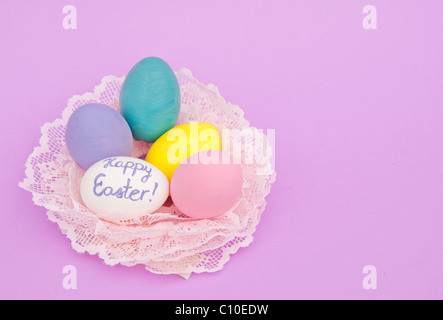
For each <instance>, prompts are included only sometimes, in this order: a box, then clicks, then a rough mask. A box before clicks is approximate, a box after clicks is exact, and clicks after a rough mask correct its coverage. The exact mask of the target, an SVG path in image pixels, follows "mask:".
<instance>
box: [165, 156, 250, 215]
mask: <svg viewBox="0 0 443 320" xmlns="http://www.w3.org/2000/svg"><path fill="white" fill-rule="evenodd" d="M242 185H243V174H242V168H241V166H240V164H236V163H235V162H234V159H233V158H232V157H231V156H230V155H229V154H227V153H224V152H222V151H218V150H208V151H201V152H199V153H196V154H194V155H192V156H191V157H189V158H188V159H186V160H185V161H183V162H182V163H181V164H180V165H179V166H178V167H177V169H176V170H175V172H174V175H173V176H172V180H171V185H170V192H171V198H172V201H173V203H174V205H175V206H176V207H177V208H178V209H179V210H180V211H181V212H183V213H184V214H185V215H187V216H189V217H191V218H196V219H207V218H213V217H217V216H219V215H221V214H223V213H225V212H226V211H228V210H230V209H232V208H233V207H234V206H235V205H236V203H237V202H238V200H239V199H240V197H241V195H242Z"/></svg>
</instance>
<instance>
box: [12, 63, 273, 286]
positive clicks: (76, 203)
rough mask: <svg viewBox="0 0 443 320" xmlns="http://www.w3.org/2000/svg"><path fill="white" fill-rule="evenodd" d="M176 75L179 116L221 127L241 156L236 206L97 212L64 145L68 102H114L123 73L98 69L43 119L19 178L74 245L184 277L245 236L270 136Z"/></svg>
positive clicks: (211, 266)
mask: <svg viewBox="0 0 443 320" xmlns="http://www.w3.org/2000/svg"><path fill="white" fill-rule="evenodd" d="M176 76H177V79H178V82H179V84H180V91H181V110H180V116H179V120H178V124H183V123H188V122H191V121H202V122H208V123H211V124H212V125H214V126H215V127H216V128H217V129H219V131H220V132H221V134H222V150H223V151H225V152H229V153H231V154H232V155H234V156H236V157H237V158H240V159H242V163H241V164H242V169H243V176H244V182H243V195H242V198H241V199H240V201H239V202H238V203H237V205H236V206H235V207H234V209H232V210H230V211H229V212H226V213H225V214H223V215H221V216H219V217H217V218H214V219H203V220H195V219H191V218H188V217H186V216H184V215H183V214H181V213H180V212H179V211H178V210H176V208H175V207H174V205H173V204H172V203H171V202H170V201H169V202H167V203H165V205H164V206H163V207H161V208H160V209H159V210H158V211H157V212H155V213H154V214H149V215H146V216H143V217H141V218H137V219H134V218H132V217H120V218H116V219H114V220H103V219H100V218H98V217H97V216H96V215H95V214H94V213H92V212H90V211H89V210H88V209H87V208H86V207H85V206H84V204H83V202H82V200H81V197H80V192H79V189H80V188H79V185H80V181H81V178H82V176H83V174H84V171H83V170H82V169H80V168H79V167H78V166H77V165H76V164H75V163H74V162H73V160H72V158H71V157H70V155H69V153H68V150H67V147H66V142H65V129H66V124H67V122H68V119H69V117H70V116H71V114H72V113H73V112H74V110H76V109H77V108H78V107H80V106H82V105H84V104H86V103H92V102H96V103H103V104H107V105H109V106H110V107H112V108H115V109H116V110H118V108H119V105H118V101H119V94H120V88H121V85H122V83H123V80H124V77H120V78H119V77H115V76H106V77H104V78H103V79H102V82H101V84H100V85H98V86H97V87H96V88H95V89H94V92H93V93H85V94H83V95H75V96H73V97H72V98H71V99H69V101H68V106H67V107H66V109H65V110H64V111H63V114H62V118H61V119H57V120H55V121H54V122H52V123H46V124H44V125H43V126H42V128H41V132H42V136H41V138H40V141H39V142H40V143H39V146H38V147H36V148H34V151H33V153H32V154H31V155H30V156H29V158H28V160H27V162H26V172H25V174H26V178H25V179H24V181H23V182H20V183H19V185H20V187H22V188H24V189H25V190H28V191H30V192H31V193H32V196H33V201H34V203H35V204H36V205H39V206H43V207H45V208H46V209H47V210H48V211H47V214H48V217H49V219H50V220H51V221H53V222H56V223H57V224H58V225H59V227H60V230H61V232H62V233H63V234H64V235H66V236H67V237H68V238H69V239H70V240H71V242H72V247H73V248H74V249H75V250H76V251H78V252H80V253H84V252H88V253H90V254H97V255H98V256H99V257H100V258H101V259H103V260H104V262H105V263H106V264H108V265H116V264H122V265H125V266H133V265H136V264H143V265H144V266H145V267H146V269H147V270H149V271H151V272H153V273H160V274H179V275H182V276H183V277H185V278H188V277H189V276H190V274H191V273H193V272H194V273H201V272H214V271H218V270H221V269H222V268H223V265H224V264H225V263H226V262H227V261H228V260H229V257H230V255H231V254H233V253H235V252H237V250H238V249H239V248H240V247H245V246H248V245H249V244H250V243H251V241H252V239H253V237H252V235H253V233H254V231H255V228H256V226H257V224H258V223H259V220H260V215H261V213H262V212H263V210H264V208H265V205H266V201H265V197H266V195H268V193H269V192H270V189H271V184H272V183H273V182H274V181H275V171H274V170H273V168H272V166H271V152H270V151H271V146H270V143H269V140H268V138H267V137H266V136H265V135H264V134H263V133H262V132H261V131H260V130H257V129H256V128H253V127H249V123H248V122H247V121H246V120H245V119H244V117H243V111H242V110H241V109H240V108H239V107H238V106H235V105H232V104H231V103H227V102H226V101H225V100H224V99H223V98H222V97H221V96H220V94H219V92H218V89H217V88H216V87H215V86H214V85H207V86H205V85H203V84H201V83H199V82H198V80H197V79H195V78H194V77H193V76H192V73H191V72H190V71H189V70H187V69H181V70H180V71H179V72H176ZM227 129H229V130H227ZM226 139H227V140H226ZM223 141H229V143H223ZM149 146H150V145H149V144H146V143H144V142H136V143H135V144H134V149H133V154H132V156H134V157H143V156H144V155H146V153H147V151H148V150H149ZM245 159H246V160H245ZM251 159H253V161H251Z"/></svg>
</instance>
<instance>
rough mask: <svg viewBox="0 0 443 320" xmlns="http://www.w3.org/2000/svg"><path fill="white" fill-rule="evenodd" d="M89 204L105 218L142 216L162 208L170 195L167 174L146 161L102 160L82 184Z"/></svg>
mask: <svg viewBox="0 0 443 320" xmlns="http://www.w3.org/2000/svg"><path fill="white" fill-rule="evenodd" d="M80 194H81V197H82V199H83V202H84V203H85V205H86V206H87V207H88V208H89V209H90V210H91V211H92V212H94V213H96V214H98V215H100V216H104V217H110V218H111V217H116V216H118V217H122V216H129V215H130V216H131V217H139V216H141V215H144V214H149V213H152V212H154V211H156V210H157V209H158V208H160V207H161V206H162V205H163V204H164V203H165V201H166V199H167V198H168V196H169V181H168V179H167V178H166V177H165V175H164V174H163V173H162V172H161V171H160V170H158V169H157V168H156V167H154V166H153V165H152V164H150V163H147V162H146V161H144V160H141V159H137V158H131V157H110V158H106V159H103V160H100V161H98V162H97V163H95V164H94V165H92V166H91V167H90V168H89V169H88V170H87V171H86V173H85V175H84V176H83V178H82V181H81V184H80Z"/></svg>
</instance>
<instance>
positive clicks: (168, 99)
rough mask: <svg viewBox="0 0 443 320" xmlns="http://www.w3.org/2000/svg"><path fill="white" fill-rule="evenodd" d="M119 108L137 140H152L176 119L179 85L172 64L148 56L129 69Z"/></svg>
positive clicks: (169, 127) (178, 103) (178, 104)
mask: <svg viewBox="0 0 443 320" xmlns="http://www.w3.org/2000/svg"><path fill="white" fill-rule="evenodd" d="M120 111H121V113H122V115H123V117H124V118H125V119H126V121H127V122H128V124H129V126H130V127H131V130H132V134H133V136H134V138H135V139H136V140H142V141H146V142H154V141H155V140H157V139H158V138H159V137H160V136H161V135H162V134H163V133H165V132H166V131H168V130H169V129H171V128H172V127H173V126H174V125H175V123H176V122H177V119H178V115H179V112H180V87H179V84H178V81H177V78H176V76H175V74H174V71H172V69H171V67H170V66H169V65H168V64H167V63H166V62H165V61H164V60H162V59H160V58H156V57H149V58H145V59H143V60H141V61H140V62H138V63H137V64H136V65H135V66H134V67H133V68H132V69H131V70H130V71H129V73H128V75H127V76H126V78H125V81H124V82H123V85H122V88H121V91H120Z"/></svg>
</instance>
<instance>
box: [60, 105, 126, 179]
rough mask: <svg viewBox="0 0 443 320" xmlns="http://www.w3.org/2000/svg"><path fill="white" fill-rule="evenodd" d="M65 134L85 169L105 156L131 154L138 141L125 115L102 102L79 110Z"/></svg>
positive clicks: (74, 157)
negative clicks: (133, 135)
mask: <svg viewBox="0 0 443 320" xmlns="http://www.w3.org/2000/svg"><path fill="white" fill-rule="evenodd" d="M65 137H66V145H67V147H68V151H69V154H70V155H71V157H72V159H74V161H75V162H76V163H77V164H78V165H79V166H80V167H81V168H83V169H85V170H87V169H88V168H89V167H90V166H92V165H93V164H94V163H96V162H97V161H100V160H102V159H105V158H109V157H115V156H130V155H131V152H132V145H133V142H134V139H133V137H132V133H131V129H130V128H129V125H128V123H127V122H126V120H125V119H124V118H123V117H122V115H121V114H120V113H118V111H116V110H114V109H112V108H111V107H109V106H107V105H104V104H99V103H91V104H86V105H84V106H81V107H80V108H78V109H77V110H75V111H74V113H73V114H72V115H71V117H70V118H69V120H68V125H67V127H66V135H65Z"/></svg>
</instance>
